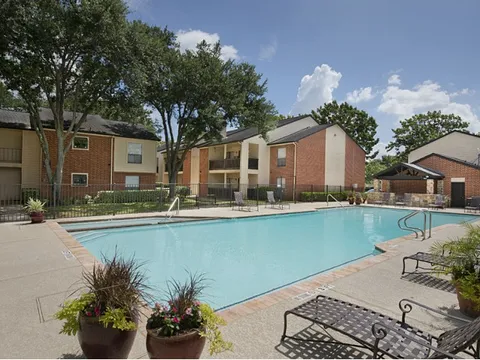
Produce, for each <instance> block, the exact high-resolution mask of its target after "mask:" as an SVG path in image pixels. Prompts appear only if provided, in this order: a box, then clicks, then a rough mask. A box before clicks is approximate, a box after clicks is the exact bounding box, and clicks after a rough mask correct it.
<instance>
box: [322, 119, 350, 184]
mask: <svg viewBox="0 0 480 360" xmlns="http://www.w3.org/2000/svg"><path fill="white" fill-rule="evenodd" d="M322 132H323V131H322ZM324 132H325V185H335V186H339V185H340V186H343V185H344V183H345V150H346V143H345V141H346V137H347V135H346V134H345V131H343V130H342V129H341V128H340V127H339V126H337V125H334V126H331V127H329V128H327V129H326V130H325V131H324Z"/></svg>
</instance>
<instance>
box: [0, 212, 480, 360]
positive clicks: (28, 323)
mask: <svg viewBox="0 0 480 360" xmlns="http://www.w3.org/2000/svg"><path fill="white" fill-rule="evenodd" d="M321 207H325V204H324V203H309V204H292V208H291V209H290V211H291V212H299V211H312V210H314V209H317V208H321ZM285 212H288V210H283V211H282V210H271V209H263V207H261V208H260V211H259V212H256V211H252V212H251V213H247V212H240V211H232V210H230V209H229V208H223V209H201V210H185V211H184V210H181V212H180V216H182V217H183V216H199V217H239V216H258V215H267V214H278V213H285ZM461 213H463V212H461ZM142 215H143V214H135V215H134V216H132V217H139V216H142ZM148 215H150V216H154V214H148ZM157 216H158V215H157ZM102 218H105V217H102ZM115 218H120V217H119V216H116V217H115ZM94 219H95V220H97V219H100V217H96V218H94ZM69 220H71V219H69ZM82 220H86V219H85V218H82ZM92 220H93V219H92ZM476 223H477V224H479V222H476ZM463 231H464V230H463V228H462V227H461V226H459V225H444V226H441V227H438V228H435V229H434V231H433V234H432V238H431V239H428V240H425V241H419V240H415V239H413V238H412V236H410V235H408V236H405V237H402V238H398V239H395V240H392V241H389V242H385V243H382V244H381V246H382V248H384V250H386V252H385V253H384V254H382V255H378V256H376V257H370V258H367V259H364V260H360V261H358V262H355V263H353V264H350V265H348V266H346V267H343V268H341V269H339V270H334V271H331V272H327V273H324V274H321V275H319V276H318V277H314V278H311V279H308V280H306V281H303V282H300V283H297V284H294V285H293V286H291V287H288V288H286V289H281V290H279V291H276V292H273V293H271V294H269V295H267V296H265V297H261V298H259V299H254V300H252V301H250V302H247V303H244V304H242V305H244V307H243V308H242V307H240V306H241V305H240V306H235V307H232V308H231V309H228V310H225V311H223V312H222V314H223V316H224V317H225V318H226V320H227V321H228V323H229V324H228V325H227V326H226V327H224V328H223V333H224V337H225V338H226V339H227V340H231V341H233V343H234V347H235V349H234V352H231V353H230V352H229V353H223V354H220V355H219V357H220V358H283V357H287V358H305V357H308V358H312V357H315V358H317V357H360V356H362V352H361V351H360V350H352V349H351V348H345V347H341V346H337V345H335V346H332V345H319V344H312V343H310V344H308V343H305V344H301V345H299V344H296V343H294V342H292V341H286V342H285V343H284V344H280V345H279V340H280V336H281V334H282V330H283V312H284V311H285V310H287V309H290V308H292V307H294V306H297V305H299V304H300V303H301V302H302V301H307V300H309V299H311V298H312V297H313V296H310V297H307V298H305V299H304V300H298V299H295V297H297V296H298V295H300V294H305V293H306V292H312V290H314V289H317V288H319V287H321V286H322V285H327V284H329V285H331V286H333V288H330V289H328V290H323V291H319V290H315V291H316V292H317V293H321V294H326V295H330V296H334V297H338V298H341V299H346V300H349V301H351V302H354V303H358V304H359V305H365V306H367V307H370V308H372V309H374V310H378V311H381V312H383V313H385V314H388V315H390V316H392V317H396V318H398V317H399V316H400V315H401V314H400V311H399V310H398V301H399V300H400V299H402V298H411V299H415V300H417V301H419V302H422V303H425V304H428V305H430V306H432V307H434V308H437V309H444V310H447V311H449V312H451V313H453V314H456V315H457V310H456V308H457V300H456V295H455V294H454V293H453V292H451V291H448V290H449V289H450V287H449V285H448V284H446V283H445V282H444V281H442V280H441V279H434V278H429V277H425V276H407V277H404V278H401V276H400V273H401V268H402V258H403V256H405V255H406V254H412V253H414V252H417V251H428V249H429V247H430V245H431V244H432V243H433V242H435V241H437V240H438V241H443V240H446V239H448V238H452V237H456V236H460V235H461V234H462V233H463ZM72 239H73V238H72V237H71V235H70V234H68V233H67V232H66V231H65V230H64V229H62V228H61V227H60V226H58V225H57V223H56V222H54V221H48V222H46V223H44V224H40V225H28V224H26V223H5V224H0V306H1V308H2V311H1V312H0V324H1V325H2V326H1V327H0V336H1V338H2V341H1V342H0V356H1V357H4V358H8V357H12V358H18V357H22V358H28V357H33V358H59V357H63V358H72V357H81V356H82V353H81V350H80V348H79V345H78V342H77V339H76V337H69V336H65V335H59V334H58V332H59V331H60V328H61V323H60V322H59V321H55V320H53V319H52V314H53V313H55V312H56V311H57V309H58V305H59V304H61V302H62V301H63V300H64V299H65V298H67V297H68V295H69V294H71V292H73V291H74V290H76V289H77V288H78V287H79V285H78V281H79V280H80V277H81V273H82V269H83V268H84V267H85V268H89V267H90V266H91V265H93V261H94V258H93V256H92V255H91V254H90V253H89V252H88V251H87V250H86V249H84V248H83V247H81V246H79V244H78V243H76V241H75V240H74V239H73V241H72ZM69 250H70V251H71V252H72V253H73V254H74V256H71V255H70V253H68V252H67V251H69ZM371 259H375V260H373V261H372V260H371ZM294 261H295V258H294V256H292V263H294ZM412 267H413V265H412ZM441 289H444V290H441ZM445 289H446V290H447V291H446V290H445ZM411 319H412V321H411V322H412V325H416V326H418V327H420V328H421V329H425V330H429V331H432V332H434V333H439V332H441V331H442V329H443V328H445V327H447V326H450V327H451V326H452V324H451V323H449V322H447V321H445V319H444V318H441V317H440V316H436V315H431V314H428V313H426V312H424V311H422V310H419V311H416V312H415V310H414V312H412V317H411ZM309 325H310V324H309V323H308V322H306V321H302V320H294V319H293V318H292V321H291V322H290V323H289V333H290V334H292V333H296V332H300V331H302V330H303V332H302V335H303V336H309V337H318V336H320V335H318V332H317V329H316V328H311V327H309ZM307 327H308V328H307ZM290 331H291V332H290ZM146 355H147V354H146V350H145V338H144V331H143V325H141V328H140V331H139V334H138V335H137V338H136V340H135V344H134V348H133V349H132V352H131V353H130V357H131V358H144V357H146ZM203 356H204V357H208V352H207V349H205V352H204V354H203Z"/></svg>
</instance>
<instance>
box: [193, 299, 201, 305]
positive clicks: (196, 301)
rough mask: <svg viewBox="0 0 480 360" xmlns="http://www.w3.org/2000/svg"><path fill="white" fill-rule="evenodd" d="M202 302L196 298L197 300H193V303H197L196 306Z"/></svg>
mask: <svg viewBox="0 0 480 360" xmlns="http://www.w3.org/2000/svg"><path fill="white" fill-rule="evenodd" d="M200 304H201V302H200V301H198V300H195V301H194V302H193V305H195V306H200Z"/></svg>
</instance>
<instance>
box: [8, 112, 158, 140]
mask: <svg viewBox="0 0 480 360" xmlns="http://www.w3.org/2000/svg"><path fill="white" fill-rule="evenodd" d="M39 110H40V111H39V113H40V119H41V121H42V124H43V126H44V127H45V128H47V129H54V124H53V113H52V111H51V110H50V109H46V108H40V109H39ZM73 114H74V113H73V112H71V111H65V112H64V113H63V117H64V119H65V125H64V127H65V129H67V128H68V126H70V124H71V121H72V119H74V116H73ZM78 115H79V114H77V117H78ZM0 128H9V129H23V130H34V129H32V127H31V125H30V115H29V114H28V113H27V112H23V111H13V110H5V109H0ZM79 132H82V133H90V134H100V135H111V136H118V137H126V138H133V139H142V140H154V141H158V140H159V138H158V137H157V136H156V135H155V134H153V133H151V132H150V131H149V130H147V128H145V126H144V125H141V124H129V123H126V122H122V121H114V120H106V119H104V118H102V117H101V116H100V115H93V114H92V115H87V119H86V120H85V122H84V123H83V124H82V126H80V130H79Z"/></svg>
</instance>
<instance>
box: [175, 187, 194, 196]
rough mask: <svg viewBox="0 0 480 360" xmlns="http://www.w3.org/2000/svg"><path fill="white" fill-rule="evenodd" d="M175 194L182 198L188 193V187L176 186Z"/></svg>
mask: <svg viewBox="0 0 480 360" xmlns="http://www.w3.org/2000/svg"><path fill="white" fill-rule="evenodd" d="M175 195H176V196H178V197H180V198H184V197H186V196H188V195H190V188H189V187H188V186H176V187H175Z"/></svg>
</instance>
